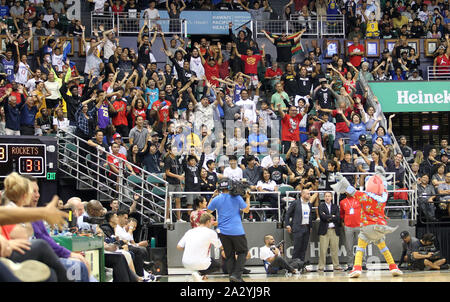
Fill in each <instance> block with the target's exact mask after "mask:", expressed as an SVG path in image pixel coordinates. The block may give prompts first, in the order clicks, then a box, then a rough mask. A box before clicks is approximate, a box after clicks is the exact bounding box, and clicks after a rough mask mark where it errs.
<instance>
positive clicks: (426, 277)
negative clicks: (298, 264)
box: [161, 270, 450, 282]
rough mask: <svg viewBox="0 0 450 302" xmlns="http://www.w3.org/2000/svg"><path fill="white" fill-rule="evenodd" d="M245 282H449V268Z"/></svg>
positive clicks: (222, 278)
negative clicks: (395, 273) (401, 272)
mask: <svg viewBox="0 0 450 302" xmlns="http://www.w3.org/2000/svg"><path fill="white" fill-rule="evenodd" d="M243 279H244V280H245V281H246V282H450V270H445V271H404V272H403V275H402V276H398V277H392V276H391V274H390V273H389V271H388V270H381V271H380V270H376V271H367V272H363V274H362V275H361V276H360V277H359V278H349V277H348V276H347V272H320V273H319V272H308V273H306V274H303V275H294V276H291V277H286V276H284V275H279V276H267V275H266V274H262V273H261V274H259V273H258V274H249V275H244V276H243ZM161 281H162V282H192V280H191V276H190V275H176V276H168V277H163V278H162V279H161ZM206 282H228V277H227V276H226V275H212V276H208V280H206Z"/></svg>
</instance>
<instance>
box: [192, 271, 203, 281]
mask: <svg viewBox="0 0 450 302" xmlns="http://www.w3.org/2000/svg"><path fill="white" fill-rule="evenodd" d="M192 279H193V280H194V282H205V281H203V279H202V276H200V274H199V273H198V272H193V273H192Z"/></svg>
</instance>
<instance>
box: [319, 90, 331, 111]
mask: <svg viewBox="0 0 450 302" xmlns="http://www.w3.org/2000/svg"><path fill="white" fill-rule="evenodd" d="M315 97H316V99H317V101H318V103H319V106H320V107H321V108H325V109H333V108H334V107H335V106H334V96H333V93H332V92H331V91H330V89H328V88H326V89H325V90H324V89H322V88H319V90H317V91H316V96H315Z"/></svg>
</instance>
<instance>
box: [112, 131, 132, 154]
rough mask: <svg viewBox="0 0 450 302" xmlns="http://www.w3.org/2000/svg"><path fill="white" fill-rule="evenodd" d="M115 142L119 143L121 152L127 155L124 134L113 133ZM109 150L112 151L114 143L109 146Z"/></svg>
mask: <svg viewBox="0 0 450 302" xmlns="http://www.w3.org/2000/svg"><path fill="white" fill-rule="evenodd" d="M113 140H114V142H113V143H117V144H118V145H119V153H120V154H123V155H124V156H125V157H126V156H127V153H128V151H127V148H126V147H125V146H124V144H123V140H122V135H120V134H119V133H116V134H114V135H113ZM109 152H110V153H112V145H111V146H110V147H109Z"/></svg>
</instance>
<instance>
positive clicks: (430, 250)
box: [419, 244, 442, 261]
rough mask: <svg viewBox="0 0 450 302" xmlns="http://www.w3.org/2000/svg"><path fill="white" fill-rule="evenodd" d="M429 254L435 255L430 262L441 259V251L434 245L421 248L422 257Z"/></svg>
mask: <svg viewBox="0 0 450 302" xmlns="http://www.w3.org/2000/svg"><path fill="white" fill-rule="evenodd" d="M428 253H433V255H432V256H431V257H430V258H428V259H429V260H430V261H436V260H439V259H441V258H442V257H441V251H440V250H438V249H437V248H436V247H435V246H434V244H432V245H427V246H422V247H420V248H419V254H420V255H427V254H428Z"/></svg>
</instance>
